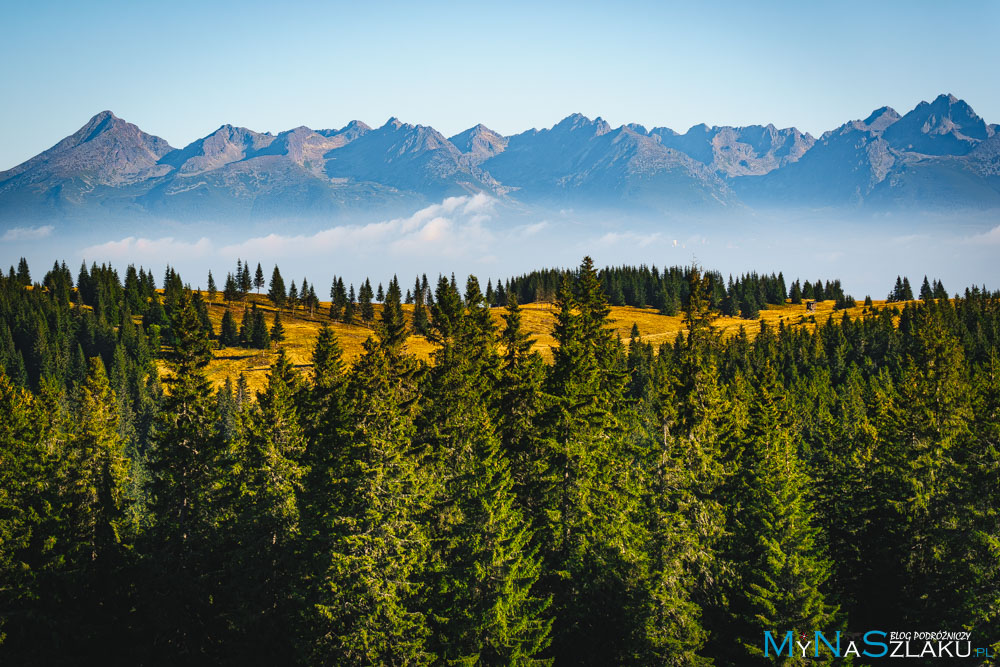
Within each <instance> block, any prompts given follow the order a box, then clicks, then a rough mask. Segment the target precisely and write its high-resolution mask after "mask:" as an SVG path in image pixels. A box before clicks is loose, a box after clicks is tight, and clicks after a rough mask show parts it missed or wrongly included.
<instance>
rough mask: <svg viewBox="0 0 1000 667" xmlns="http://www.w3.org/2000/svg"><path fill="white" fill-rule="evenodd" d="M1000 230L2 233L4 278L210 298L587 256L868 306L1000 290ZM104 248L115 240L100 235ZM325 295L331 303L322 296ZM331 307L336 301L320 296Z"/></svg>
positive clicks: (477, 205) (556, 227)
mask: <svg viewBox="0 0 1000 667" xmlns="http://www.w3.org/2000/svg"><path fill="white" fill-rule="evenodd" d="M998 223H1000V220H998V219H997V218H996V217H988V218H981V219H977V220H969V219H968V218H966V217H962V216H944V215H942V216H938V217H935V218H928V219H925V220H915V221H911V220H909V219H908V220H907V221H906V224H900V223H899V222H898V221H896V222H894V221H892V220H889V221H881V220H878V221H873V220H870V219H856V218H852V217H851V216H848V215H846V214H844V215H832V214H831V215H828V216H825V217H824V216H823V215H820V214H819V213H815V212H811V213H809V214H808V215H803V214H801V212H800V213H799V214H794V212H781V213H778V214H775V215H773V216H769V217H765V216H760V215H755V216H752V217H750V218H740V217H739V216H732V215H730V216H727V217H719V218H717V219H697V220H694V219H690V218H679V217H669V216H666V215H663V216H655V217H649V216H645V217H640V216H634V215H633V216H631V217H630V216H628V215H627V214H625V213H620V212H616V211H603V212H600V211H584V210H575V209H568V208H567V209H563V210H544V209H524V208H520V207H513V206H511V205H510V204H509V203H506V202H504V201H501V200H498V199H495V198H493V197H490V196H488V195H485V194H478V195H465V196H459V197H449V198H447V199H445V200H443V201H441V202H439V203H435V204H432V205H429V206H425V207H424V208H421V209H420V210H417V211H415V212H414V213H412V214H410V215H407V216H402V217H397V218H391V219H383V220H376V221H372V222H367V223H365V222H362V223H352V224H339V225H334V226H330V227H328V228H326V229H322V230H319V231H315V230H306V231H301V229H302V228H298V229H296V230H294V231H290V230H289V228H287V227H285V228H284V229H282V228H281V227H275V229H274V233H269V234H264V235H260V234H257V235H254V236H251V237H250V238H247V236H249V233H246V232H244V235H243V236H241V235H240V234H241V230H240V229H234V228H233V227H230V226H222V225H215V226H213V225H205V226H203V227H199V228H196V229H194V230H193V231H192V229H191V228H190V227H188V228H181V227H178V226H170V227H159V228H158V229H159V230H164V229H169V230H170V234H169V235H168V234H165V233H164V234H163V235H162V236H155V235H150V234H149V233H148V232H147V233H146V235H143V233H142V232H140V231H138V230H137V231H133V232H131V233H130V234H128V235H125V234H122V237H124V238H122V237H118V238H114V239H112V240H107V239H108V236H107V228H106V227H93V228H87V227H76V228H64V227H60V228H58V229H53V228H52V226H49V225H46V226H44V227H19V228H15V229H10V230H8V231H7V232H6V233H4V234H3V236H2V240H3V241H4V242H5V243H4V244H3V245H2V246H0V249H2V250H4V251H6V252H4V253H3V254H4V255H5V257H3V258H2V259H3V261H4V266H6V264H10V263H13V264H15V265H16V263H17V259H18V257H19V256H21V255H23V256H25V257H27V258H28V259H29V262H30V263H31V267H32V269H33V271H32V274H33V277H35V278H36V279H41V277H42V275H43V267H45V266H51V262H52V261H53V260H55V259H65V260H67V261H68V262H70V263H73V262H76V263H77V264H76V265H77V266H79V264H78V262H79V261H80V260H81V259H84V260H86V261H87V262H88V263H89V262H92V261H96V262H98V263H100V262H111V263H112V264H113V265H114V266H116V267H117V268H119V269H120V270H122V269H123V268H124V267H125V266H126V265H128V264H130V263H133V264H136V265H142V266H145V267H146V268H149V269H152V270H154V272H155V273H154V275H157V276H159V275H162V274H161V271H162V269H163V267H164V266H165V265H167V264H170V265H171V266H173V267H174V268H176V269H177V270H178V271H180V273H181V275H182V276H183V278H184V279H185V281H188V282H190V284H191V285H192V286H194V287H202V288H204V287H205V285H206V282H207V280H206V279H207V275H208V271H209V269H211V270H212V271H213V274H214V276H215V278H216V283H217V284H219V285H221V284H222V281H224V279H225V274H226V272H227V271H232V270H234V269H235V266H236V260H237V258H241V259H244V260H246V261H248V262H250V263H252V264H253V265H256V263H257V262H260V263H261V265H262V266H263V267H264V270H265V273H266V274H267V275H270V271H271V268H272V267H273V266H274V265H275V264H277V265H278V266H280V268H281V271H282V273H283V274H284V275H285V276H286V280H290V279H295V280H296V281H298V280H299V279H301V278H302V277H303V276H305V277H307V278H308V279H309V282H310V283H313V284H316V285H328V284H329V281H330V279H331V278H332V277H333V276H334V275H339V276H342V277H343V278H344V279H345V281H348V282H354V283H355V284H357V283H358V282H359V281H363V280H364V278H365V277H370V278H371V279H372V281H373V284H377V283H378V282H383V283H385V282H386V281H387V280H388V279H389V278H391V277H392V275H393V274H394V273H395V274H398V276H399V277H400V279H401V280H403V281H404V282H405V283H410V281H412V279H413V276H414V274H417V275H419V274H421V273H426V274H427V275H428V277H429V278H433V277H434V276H436V275H437V274H438V273H439V272H440V273H444V274H449V273H452V272H454V273H455V275H456V277H458V278H459V279H463V278H464V276H465V275H466V274H469V273H473V274H475V275H477V276H478V277H479V278H480V280H481V282H483V283H485V282H486V279H488V278H492V279H494V280H496V279H498V278H507V277H511V276H515V275H518V274H521V273H523V272H525V271H530V270H532V269H536V268H547V267H572V266H576V265H578V264H579V262H580V259H581V258H582V257H583V256H584V255H591V256H592V257H593V258H594V260H595V262H596V263H597V264H598V265H599V266H607V265H620V264H629V265H638V264H647V265H651V264H652V265H656V266H660V267H663V266H674V265H684V264H690V263H691V262H697V263H699V264H701V265H703V266H705V267H706V268H710V269H717V270H719V271H722V272H723V274H727V275H728V274H730V273H731V274H733V275H734V276H735V275H739V274H741V273H743V272H746V271H765V272H772V271H774V272H777V271H782V272H783V273H784V275H785V277H786V280H788V281H790V280H793V279H795V278H800V279H804V280H805V279H808V280H810V281H812V280H815V279H817V278H822V279H825V280H829V279H832V278H840V279H841V280H842V281H843V283H844V287H845V289H846V290H847V291H849V292H851V293H853V294H854V295H855V296H857V297H863V296H864V295H865V294H866V293H870V294H871V295H872V296H873V297H875V298H879V297H880V296H884V294H885V293H886V292H887V291H888V290H889V289H890V288H891V287H892V284H893V282H894V281H895V277H896V275H897V274H899V275H908V276H909V277H910V278H911V280H918V281H919V280H920V279H922V278H923V274H925V273H926V274H928V276H929V277H931V278H941V279H942V280H944V282H945V285H946V287H947V288H948V289H949V290H950V291H952V292H954V291H955V290H958V289H960V288H964V287H965V286H967V285H970V284H973V283H976V284H980V285H981V284H983V283H986V284H987V285H989V286H990V287H994V288H995V287H997V286H998V285H1000V265H998V264H997V262H996V249H997V247H998V245H1000V224H998ZM102 235H103V238H101V236H102ZM323 291H325V290H323ZM321 296H325V295H324V294H321Z"/></svg>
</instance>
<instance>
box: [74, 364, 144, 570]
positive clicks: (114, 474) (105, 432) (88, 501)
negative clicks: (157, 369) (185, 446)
mask: <svg viewBox="0 0 1000 667" xmlns="http://www.w3.org/2000/svg"><path fill="white" fill-rule="evenodd" d="M78 402H79V407H78V408H77V414H76V433H75V434H74V437H73V438H72V440H71V445H70V449H69V472H70V475H71V477H70V479H69V480H68V482H69V491H68V492H69V494H70V496H71V498H72V500H71V507H72V512H73V520H72V522H73V527H74V528H73V529H74V532H75V540H74V542H75V545H74V547H75V548H76V549H77V550H78V552H77V553H76V554H74V555H73V558H74V560H75V562H76V563H77V564H78V565H81V564H83V563H84V562H87V561H94V560H98V559H105V560H108V559H110V560H111V561H114V560H116V559H117V558H118V557H119V556H120V554H121V552H122V550H123V549H124V545H123V544H122V542H123V541H127V540H128V539H129V537H130V532H131V527H130V526H129V522H128V519H129V516H128V504H129V502H130V498H129V490H130V488H131V480H130V477H131V469H132V462H131V461H130V460H129V458H128V456H127V455H126V453H125V447H124V443H123V442H122V440H121V438H120V436H119V433H118V428H119V423H118V422H119V417H118V413H117V411H116V404H117V399H116V397H115V394H114V392H113V391H112V390H111V387H110V386H109V384H108V376H107V374H106V373H105V370H104V364H103V363H102V362H101V360H100V357H93V358H91V359H90V360H89V370H88V373H87V380H86V382H84V383H83V386H82V387H81V388H80V395H79V397H78Z"/></svg>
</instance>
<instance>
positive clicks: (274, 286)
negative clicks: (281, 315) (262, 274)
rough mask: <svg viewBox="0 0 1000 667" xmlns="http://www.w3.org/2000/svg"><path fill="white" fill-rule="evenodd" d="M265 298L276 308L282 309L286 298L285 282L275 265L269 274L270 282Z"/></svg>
mask: <svg viewBox="0 0 1000 667" xmlns="http://www.w3.org/2000/svg"><path fill="white" fill-rule="evenodd" d="M267 297H268V298H269V299H270V300H271V303H273V304H274V306H275V307H276V308H283V307H284V306H285V301H286V299H287V298H288V293H287V292H286V291H285V281H284V279H283V278H282V277H281V271H279V270H278V265H277V264H275V265H274V271H272V272H271V282H270V285H269V287H268V291H267Z"/></svg>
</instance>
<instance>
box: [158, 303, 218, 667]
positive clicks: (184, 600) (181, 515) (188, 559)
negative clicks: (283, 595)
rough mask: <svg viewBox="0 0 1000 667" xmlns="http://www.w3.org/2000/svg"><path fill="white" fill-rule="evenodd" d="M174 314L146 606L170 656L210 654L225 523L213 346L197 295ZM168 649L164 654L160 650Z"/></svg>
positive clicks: (160, 425) (160, 428)
mask: <svg viewBox="0 0 1000 667" xmlns="http://www.w3.org/2000/svg"><path fill="white" fill-rule="evenodd" d="M178 306H179V307H178V308H177V310H176V311H175V313H174V315H173V323H172V327H173V331H174V349H173V354H172V355H171V357H170V359H169V369H170V374H169V375H168V376H167V377H166V378H165V379H164V383H165V384H166V385H167V387H168V393H167V396H166V397H165V399H164V404H163V408H162V410H161V411H160V413H159V415H158V416H157V421H156V427H155V431H154V440H153V444H152V447H151V450H150V453H149V472H150V476H151V480H150V483H151V488H150V492H151V493H150V496H151V497H150V509H151V511H152V515H153V519H154V527H153V532H152V533H151V535H150V540H151V541H150V544H149V545H148V547H147V548H148V549H149V550H148V552H147V553H148V554H149V561H148V567H149V571H148V585H149V586H151V587H152V589H151V590H147V591H146V594H145V598H146V600H147V603H148V604H150V605H153V604H154V603H153V600H158V602H157V603H156V604H155V605H154V606H149V607H147V608H145V609H144V614H145V615H146V616H147V617H148V619H149V621H148V622H149V623H150V624H151V627H155V628H157V632H158V635H159V636H160V637H162V641H164V642H165V645H166V646H169V647H170V650H171V652H173V653H175V654H180V655H183V654H185V653H187V652H193V651H196V652H200V651H203V650H206V646H205V643H204V640H203V639H202V638H205V637H211V636H213V633H210V632H208V633H206V631H207V630H209V628H211V627H213V626H214V624H215V623H216V622H217V621H216V618H215V614H214V612H212V611H211V605H212V600H213V596H214V595H215V594H217V591H216V590H214V587H213V584H212V581H211V579H210V576H211V573H212V572H214V571H216V568H217V565H213V564H212V561H213V558H214V555H213V552H214V539H215V536H216V534H217V533H216V529H217V525H218V511H219V510H218V506H217V504H216V503H215V499H216V493H217V491H218V489H219V485H220V481H221V480H220V475H222V473H223V467H222V466H221V465H220V461H221V460H222V456H223V444H222V442H221V438H220V437H219V433H218V430H217V428H216V426H217V419H218V415H217V412H216V402H215V400H214V394H213V392H212V390H211V385H210V383H209V381H208V379H207V378H206V377H205V371H204V368H205V367H206V366H207V365H208V362H209V360H210V359H211V356H212V353H211V344H210V343H209V340H208V338H207V337H206V336H205V332H204V329H203V328H202V327H201V324H200V322H199V321H198V314H197V312H196V311H195V308H194V305H193V302H192V299H191V295H190V293H188V292H184V293H182V295H181V297H180V302H179V304H178ZM161 650H162V649H161Z"/></svg>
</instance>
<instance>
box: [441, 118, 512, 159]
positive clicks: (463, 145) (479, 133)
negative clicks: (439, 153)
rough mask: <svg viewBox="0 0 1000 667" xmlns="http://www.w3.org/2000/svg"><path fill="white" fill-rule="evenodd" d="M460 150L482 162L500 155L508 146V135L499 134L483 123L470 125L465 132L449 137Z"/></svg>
mask: <svg viewBox="0 0 1000 667" xmlns="http://www.w3.org/2000/svg"><path fill="white" fill-rule="evenodd" d="M448 141H450V142H451V143H452V145H454V146H455V148H457V149H458V150H460V151H462V152H463V153H465V154H466V155H469V156H470V157H472V158H473V159H474V160H476V161H479V162H482V161H483V160H488V159H489V158H491V157H493V156H494V155H499V154H500V153H503V152H504V149H506V148H507V137H504V136H502V135H500V134H497V133H496V132H494V131H493V130H491V129H490V128H488V127H486V126H485V125H483V124H479V125H476V126H475V127H470V128H469V129H468V130H466V131H465V132H462V133H460V134H456V135H455V136H453V137H451V138H450V139H448Z"/></svg>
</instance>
